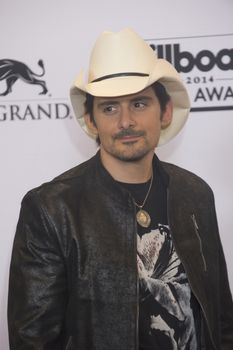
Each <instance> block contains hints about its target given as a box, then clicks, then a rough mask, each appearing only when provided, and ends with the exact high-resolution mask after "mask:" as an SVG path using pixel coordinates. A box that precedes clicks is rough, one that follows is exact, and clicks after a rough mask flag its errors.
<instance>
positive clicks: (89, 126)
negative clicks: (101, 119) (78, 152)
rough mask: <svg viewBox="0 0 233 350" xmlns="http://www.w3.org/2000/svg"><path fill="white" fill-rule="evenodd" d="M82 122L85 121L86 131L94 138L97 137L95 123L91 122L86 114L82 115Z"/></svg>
mask: <svg viewBox="0 0 233 350" xmlns="http://www.w3.org/2000/svg"><path fill="white" fill-rule="evenodd" d="M84 120H85V124H86V126H87V129H88V131H90V133H91V134H93V135H96V137H97V136H98V130H97V127H96V125H95V123H94V122H93V121H92V120H91V117H90V114H89V113H86V114H85V115H84Z"/></svg>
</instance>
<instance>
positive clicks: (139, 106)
mask: <svg viewBox="0 0 233 350" xmlns="http://www.w3.org/2000/svg"><path fill="white" fill-rule="evenodd" d="M133 106H134V108H135V109H143V108H145V107H146V102H145V101H135V102H134V104H133Z"/></svg>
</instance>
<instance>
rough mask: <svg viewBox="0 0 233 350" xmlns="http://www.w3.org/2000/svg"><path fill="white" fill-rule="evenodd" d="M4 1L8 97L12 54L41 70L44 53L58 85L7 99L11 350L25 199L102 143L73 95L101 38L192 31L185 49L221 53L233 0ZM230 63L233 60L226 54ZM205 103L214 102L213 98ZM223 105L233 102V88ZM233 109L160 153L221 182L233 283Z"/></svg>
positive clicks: (2, 336) (0, 271)
mask: <svg viewBox="0 0 233 350" xmlns="http://www.w3.org/2000/svg"><path fill="white" fill-rule="evenodd" d="M0 5H1V12H0V33H1V34H0V38H1V41H0V94H1V93H2V92H4V91H5V89H6V79H5V78H4V77H3V75H4V74H5V73H6V71H5V70H4V69H2V68H1V63H4V62H5V61H1V60H4V59H11V60H17V61H20V62H23V63H24V64H26V65H27V67H30V69H32V70H33V71H34V72H36V73H38V74H39V73H41V72H42V69H41V68H40V66H39V65H38V63H37V62H38V61H39V59H42V60H43V62H44V67H45V74H44V75H43V77H37V79H39V80H40V81H41V80H44V81H45V84H46V86H47V89H48V93H47V94H45V95H39V92H40V91H42V87H41V86H39V85H35V84H32V85H30V84H28V83H26V81H23V80H22V79H19V80H18V81H17V82H16V83H15V84H14V85H13V86H12V92H10V93H8V94H7V95H6V96H1V95H0V166H1V172H0V174H1V181H0V212H1V220H0V228H1V229H0V239H1V243H0V311H1V315H2V317H1V319H0V341H1V350H8V349H9V347H8V337H7V323H6V309H7V285H8V270H9V261H10V255H11V247H12V242H13V237H14V232H15V227H16V223H17V219H18V214H19V208H20V202H21V199H22V197H23V195H24V194H25V193H26V191H28V190H29V189H31V188H32V187H35V186H38V185H39V184H41V183H42V182H45V181H48V180H50V179H52V178H53V177H55V176H56V175H58V174H59V173H61V172H63V171H65V170H67V169H68V168H70V167H73V166H75V165H76V164H78V163H80V162H82V161H83V160H86V159H87V158H89V157H90V156H92V155H93V153H94V152H95V150H96V147H95V144H94V142H92V141H91V140H90V139H88V138H87V136H86V135H85V134H84V132H83V131H82V130H80V128H79V126H78V124H77V123H76V122H75V120H74V119H73V118H72V111H71V110H69V107H70V104H69V98H68V97H69V95H68V92H69V87H70V85H71V83H72V81H73V79H74V77H75V76H76V75H77V73H78V72H79V70H80V68H82V67H87V58H88V54H89V51H90V48H91V46H92V44H93V43H94V41H95V39H96V36H97V35H99V33H100V32H102V31H103V30H113V31H118V30H120V29H122V28H124V27H126V26H127V27H132V28H134V29H135V30H136V31H138V32H139V33H140V34H141V35H142V36H143V37H144V38H145V39H148V40H149V39H153V40H154V41H156V40H155V39H157V38H158V39H163V40H164V43H165V41H166V43H167V40H168V38H184V37H185V38H186V39H185V40H186V41H185V42H184V39H180V41H179V39H176V40H178V41H179V42H180V43H181V44H182V49H185V45H187V47H188V48H189V49H190V50H191V49H192V45H194V46H195V50H197V46H198V45H199V44H200V47H199V51H200V50H203V49H205V47H203V46H201V45H203V41H202V42H200V41H198V40H199V39H198V38H200V37H203V36H204V37H205V38H206V39H204V40H205V42H206V46H207V47H208V43H209V40H212V42H211V47H212V45H214V43H215V42H216V50H217V51H218V50H219V49H220V46H219V45H220V44H221V42H222V49H224V48H225V49H232V44H233V42H232V38H233V36H232V35H229V36H226V34H232V33H233V22H232V14H233V2H232V0H221V1H218V0H205V1H202V0H190V1H187V0H179V1H170V0H157V1H155V0H145V1H143V2H141V1H140V2H136V1H135V0H118V1H117V2H116V3H114V2H111V1H109V0H99V1H96V2H95V1H91V0H85V1H83V2H81V1H78V0H76V1H75V0H70V1H65V0H50V1H44V0H41V1H32V0H21V1H16V0H15V1H13V0H0ZM219 35H220V36H221V38H222V39H221V38H220V39H219ZM191 37H192V38H191ZM187 38H190V40H188V41H187ZM195 38H197V39H196V41H195ZM208 38H210V39H208ZM193 40H194V44H192V43H193ZM154 41H153V42H154ZM161 42H162V43H163V41H160V43H161ZM186 43H187V44H186ZM190 43H191V44H190ZM212 43H213V44H212ZM190 45H191V48H190ZM194 46H193V50H194ZM217 46H218V47H217ZM187 47H186V49H187ZM213 52H214V47H213ZM196 53H197V51H196ZM231 55H232V52H231ZM232 56H233V55H232ZM232 56H231V68H229V69H228V70H227V71H225V72H222V73H224V79H225V80H224V82H223V83H224V84H225V83H226V81H227V80H228V83H227V84H228V85H227V86H230V87H231V88H232V85H233V84H232V82H233V70H232V69H233V67H232V64H233V63H232V62H233V57H232ZM227 63H229V58H228V61H227V58H226V57H225V64H227ZM229 66H230V64H229ZM1 69H2V70H1ZM3 72H5V73H3ZM199 73H200V72H199ZM217 73H219V71H218V72H216V71H215V73H214V74H215V76H216V74H217ZM190 74H191V73H190ZM208 74H209V73H208ZM199 75H200V74H199ZM204 75H205V74H204ZM202 76H203V72H201V77H202ZM208 76H209V75H208ZM222 77H223V75H222ZM1 79H2V80H1ZM224 86H226V85H224ZM192 87H193V85H192V86H188V88H190V89H191V88H192ZM190 92H191V91H190ZM202 102H203V103H202ZM212 102H213V103H212V105H213V104H214V105H216V103H215V101H212ZM201 103H202V104H203V105H205V106H206V105H207V104H208V103H206V101H205V103H204V101H203V100H201ZM219 104H220V105H228V106H233V96H231V92H230V90H228V96H227V98H226V96H225V100H224V98H221V101H219ZM41 108H43V109H44V111H47V115H46V113H45V112H41ZM38 110H39V112H38ZM232 113H233V110H230V109H229V110H225V111H221V110H220V111H208V112H207V111H205V112H192V113H191V114H190V118H189V120H188V123H187V124H186V126H185V128H184V129H183V131H182V132H181V133H180V135H179V136H178V137H176V138H175V139H174V140H173V141H172V142H170V144H168V145H166V146H163V147H161V148H160V149H159V150H158V155H159V157H160V158H161V159H164V160H167V161H170V162H173V163H176V164H178V165H180V166H183V167H185V168H187V169H189V170H191V171H193V172H195V173H197V174H199V175H200V176H201V177H203V178H204V179H205V180H206V181H207V182H208V183H209V184H210V185H211V187H212V188H213V190H214V192H215V199H216V207H217V213H218V219H219V227H220V232H221V237H222V242H223V246H224V250H225V255H226V260H227V264H228V272H229V278H230V283H231V287H232V288H233V256H232V253H231V250H232V249H231V248H232V244H233V237H232V231H231V229H232V227H233V212H232V208H233V203H232V198H233V188H232V183H233V160H232V154H231V153H232V150H233V138H232V130H233V115H232ZM200 200H201V199H200ZM15 297H16V298H17V291H16V295H15Z"/></svg>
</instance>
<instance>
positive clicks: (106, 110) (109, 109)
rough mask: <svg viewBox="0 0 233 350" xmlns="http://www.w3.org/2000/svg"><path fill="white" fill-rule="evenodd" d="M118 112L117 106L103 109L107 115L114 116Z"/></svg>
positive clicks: (107, 106) (108, 106)
mask: <svg viewBox="0 0 233 350" xmlns="http://www.w3.org/2000/svg"><path fill="white" fill-rule="evenodd" d="M116 110H117V106H116V105H106V106H105V107H104V108H103V112H104V113H106V114H112V113H114V112H115V111H116Z"/></svg>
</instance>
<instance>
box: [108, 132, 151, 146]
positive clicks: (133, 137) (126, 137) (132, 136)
mask: <svg viewBox="0 0 233 350" xmlns="http://www.w3.org/2000/svg"><path fill="white" fill-rule="evenodd" d="M144 134H145V133H144V132H143V131H138V132H136V131H133V130H122V131H121V132H119V133H118V134H116V135H115V136H114V140H119V141H121V142H123V143H129V142H137V141H138V140H139V139H140V138H141V137H142V136H144Z"/></svg>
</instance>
